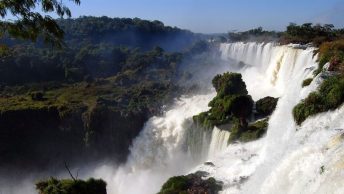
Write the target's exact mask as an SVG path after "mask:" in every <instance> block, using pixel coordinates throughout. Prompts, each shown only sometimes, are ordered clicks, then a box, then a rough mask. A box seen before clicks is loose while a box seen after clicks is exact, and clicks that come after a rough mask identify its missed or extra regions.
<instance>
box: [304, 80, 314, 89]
mask: <svg viewBox="0 0 344 194" xmlns="http://www.w3.org/2000/svg"><path fill="white" fill-rule="evenodd" d="M312 81H313V78H307V79H305V80H303V82H302V87H303V88H304V87H306V86H309V85H310V84H311V83H312Z"/></svg>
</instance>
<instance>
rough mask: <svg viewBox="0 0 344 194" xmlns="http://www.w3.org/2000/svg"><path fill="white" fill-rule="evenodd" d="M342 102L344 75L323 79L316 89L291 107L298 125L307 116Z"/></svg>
mask: <svg viewBox="0 0 344 194" xmlns="http://www.w3.org/2000/svg"><path fill="white" fill-rule="evenodd" d="M343 102H344V77H343V76H333V77H330V78H328V79H327V80H325V81H324V82H323V83H322V84H321V85H320V87H319V90H318V91H315V92H312V93H310V94H309V95H308V96H307V98H305V99H304V100H302V101H301V102H300V103H299V104H297V105H296V106H295V107H294V109H293V115H294V119H295V121H296V123H297V124H298V125H300V124H301V123H302V122H303V121H305V120H306V119H307V118H308V117H309V116H312V115H315V114H317V113H321V112H325V111H328V110H333V109H336V108H337V107H339V106H340V105H341V104H342V103H343Z"/></svg>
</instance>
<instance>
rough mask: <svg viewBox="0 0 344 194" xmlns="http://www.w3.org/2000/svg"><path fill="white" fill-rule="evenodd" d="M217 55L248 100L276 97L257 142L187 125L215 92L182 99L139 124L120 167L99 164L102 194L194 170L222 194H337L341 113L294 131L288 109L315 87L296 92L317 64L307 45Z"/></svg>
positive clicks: (262, 46)
mask: <svg viewBox="0 0 344 194" xmlns="http://www.w3.org/2000/svg"><path fill="white" fill-rule="evenodd" d="M220 51H221V58H222V59H223V60H225V61H227V63H228V64H227V65H228V66H229V67H231V66H236V67H240V70H237V71H238V72H240V73H241V74H242V77H243V79H244V81H245V82H246V85H247V90H248V92H249V94H250V95H251V96H252V98H253V99H254V100H258V99H260V98H262V97H265V96H274V97H279V101H278V104H277V107H276V110H275V111H274V113H273V114H272V115H271V117H270V119H269V127H268V130H267V134H266V135H265V136H264V137H263V138H261V139H259V140H256V141H253V142H248V143H236V144H230V145H228V144H227V142H228V138H229V135H230V133H229V132H227V131H222V130H221V129H219V128H216V127H215V128H214V129H213V130H204V129H202V130H200V129H198V128H194V127H193V126H192V122H191V118H192V116H193V115H196V114H198V113H200V112H203V111H206V110H207V109H208V107H207V104H208V102H209V101H210V100H211V99H212V98H213V97H214V96H215V92H214V91H210V92H208V94H206V95H204V94H203V95H194V96H188V97H186V96H184V97H182V98H180V99H177V100H176V102H175V103H174V106H173V107H172V108H171V109H170V110H168V111H167V112H166V113H165V114H164V115H163V116H160V117H153V118H151V119H150V120H149V121H148V122H147V123H146V125H145V127H144V129H143V130H142V132H141V133H140V135H139V136H138V137H137V138H136V139H135V140H134V143H133V146H132V147H131V149H130V150H131V154H130V156H129V159H128V162H127V163H126V164H125V165H124V166H121V167H119V168H118V169H116V170H113V169H112V168H109V167H108V166H103V167H101V168H99V169H98V170H97V171H96V172H95V175H94V176H96V177H97V176H98V177H103V178H105V179H106V180H107V182H108V189H109V193H110V194H120V193H129V194H131V193H132V194H151V193H156V192H158V191H159V189H160V187H161V185H162V184H163V183H164V182H165V181H166V180H167V179H168V178H169V177H171V176H175V175H182V174H187V173H190V172H194V171H197V170H202V171H207V172H208V173H209V176H211V177H214V178H215V179H217V180H220V181H222V182H223V183H224V185H223V187H224V189H223V191H222V193H224V194H230V193H248V194H251V193H262V194H265V193H344V182H343V181H341V180H342V178H343V173H344V160H343V158H344V149H343V147H344V146H343V144H344V143H343V142H344V141H343V140H344V135H342V134H343V131H342V129H343V128H344V120H343V119H342V118H343V117H344V108H339V109H337V110H335V111H331V112H327V113H321V114H318V115H316V116H313V117H311V118H309V119H307V120H306V121H305V122H304V123H303V124H302V125H301V126H296V124H295V122H294V120H293V116H292V109H293V107H294V106H295V105H296V104H297V103H298V102H300V100H301V99H303V98H305V97H306V96H307V95H308V94H309V93H310V92H312V91H314V90H315V89H316V88H317V86H318V85H319V84H320V83H321V82H322V77H321V75H318V76H317V77H315V78H314V80H313V82H312V83H311V85H310V86H307V87H305V88H302V87H301V84H302V81H303V80H304V79H306V78H309V77H312V71H313V70H314V69H315V68H317V66H318V64H317V62H316V58H317V56H313V51H314V48H307V49H296V48H293V47H292V46H291V45H285V46H279V45H277V44H275V43H254V42H252V43H241V42H239V43H226V44H221V45H220ZM229 69H230V68H229ZM204 71H207V70H204ZM197 129H198V130H197ZM206 161H209V162H212V163H213V164H214V165H207V164H204V162H206Z"/></svg>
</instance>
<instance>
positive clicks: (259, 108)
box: [256, 96, 278, 117]
mask: <svg viewBox="0 0 344 194" xmlns="http://www.w3.org/2000/svg"><path fill="white" fill-rule="evenodd" d="M277 102H278V98H274V97H271V96H267V97H264V98H262V99H260V100H258V101H257V102H256V112H257V116H258V117H266V116H268V115H271V114H272V112H273V111H274V110H275V108H276V105H277Z"/></svg>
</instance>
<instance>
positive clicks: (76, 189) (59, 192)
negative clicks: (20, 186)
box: [36, 178, 106, 194]
mask: <svg viewBox="0 0 344 194" xmlns="http://www.w3.org/2000/svg"><path fill="white" fill-rule="evenodd" d="M36 189H37V190H38V192H39V194H106V183H105V182H104V181H103V180H101V179H98V180H96V179H93V178H91V179H88V180H87V181H83V180H72V179H63V180H57V179H55V178H50V179H49V180H47V181H41V182H38V183H36Z"/></svg>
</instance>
